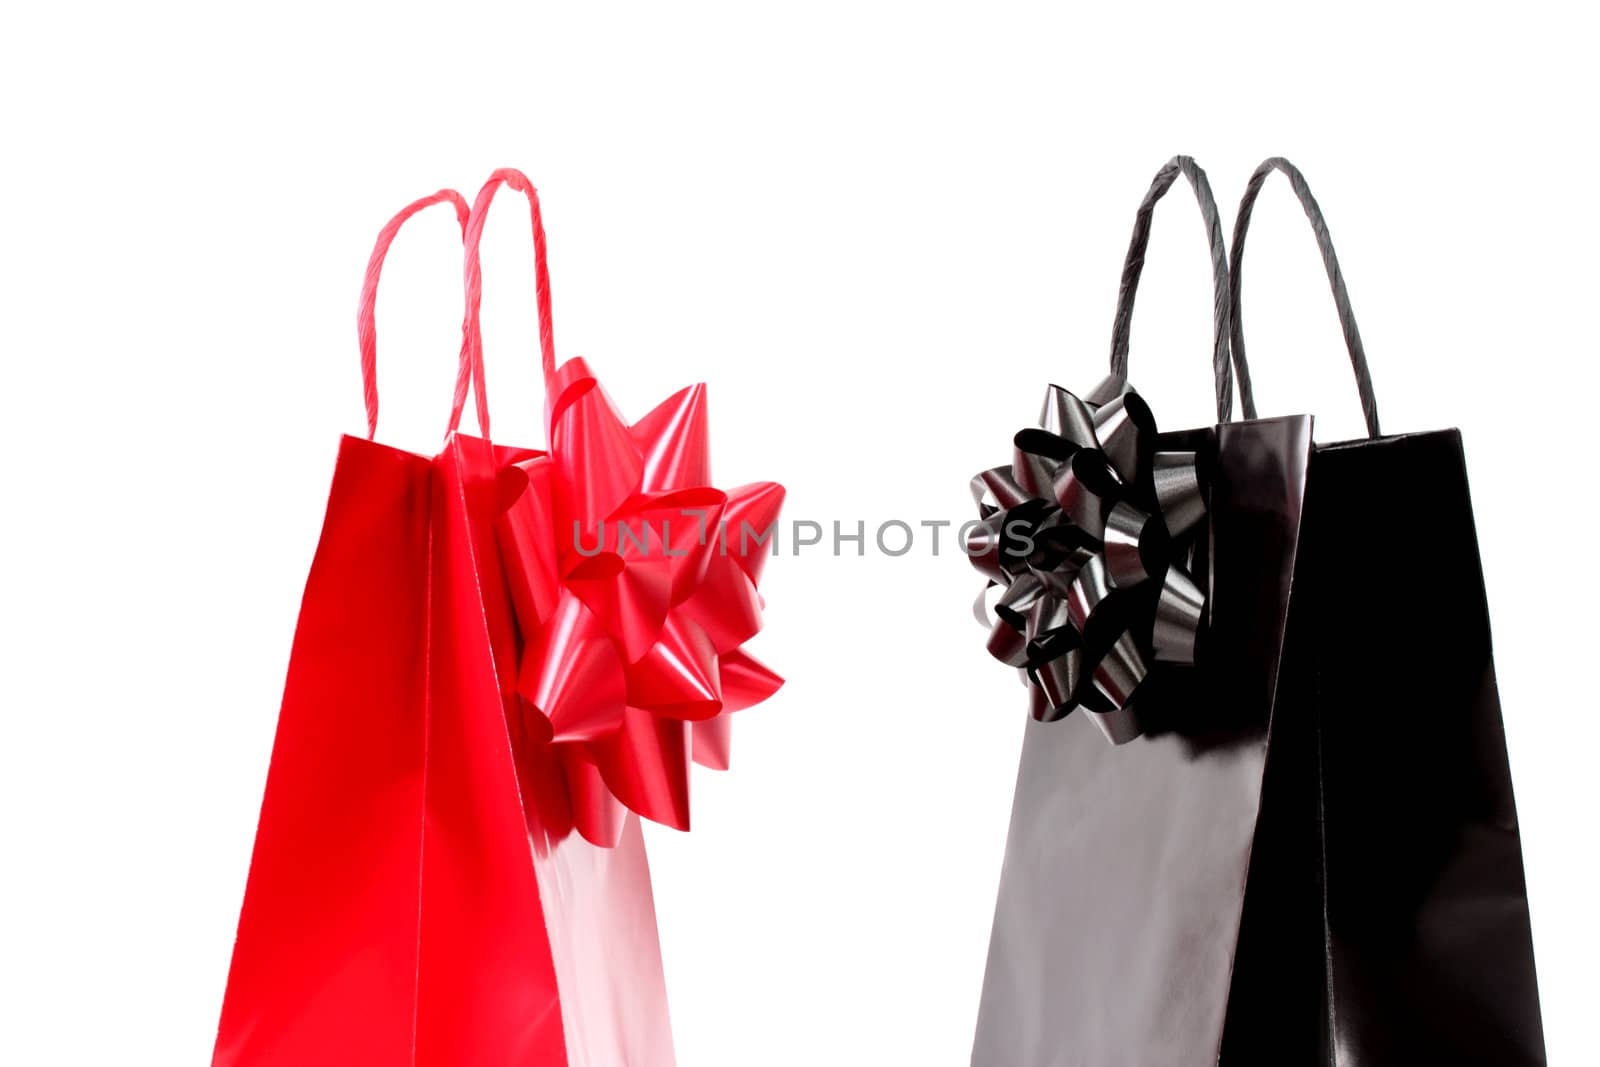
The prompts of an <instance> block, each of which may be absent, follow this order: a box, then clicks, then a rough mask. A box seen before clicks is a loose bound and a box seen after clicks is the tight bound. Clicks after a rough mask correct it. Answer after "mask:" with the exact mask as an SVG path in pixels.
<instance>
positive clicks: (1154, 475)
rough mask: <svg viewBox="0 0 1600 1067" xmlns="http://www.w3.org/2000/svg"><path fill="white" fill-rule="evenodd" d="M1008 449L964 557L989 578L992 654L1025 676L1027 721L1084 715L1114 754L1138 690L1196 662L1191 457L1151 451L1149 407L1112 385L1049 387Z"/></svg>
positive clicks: (1110, 381)
mask: <svg viewBox="0 0 1600 1067" xmlns="http://www.w3.org/2000/svg"><path fill="white" fill-rule="evenodd" d="M1013 444H1014V448H1013V456H1012V461H1011V463H1010V464H1009V465H1007V466H1003V467H995V468H994V469H992V470H987V471H984V472H983V473H982V474H979V475H977V476H976V477H974V478H973V479H972V494H973V497H974V498H975V499H976V500H977V504H978V514H979V518H980V520H981V521H979V522H978V523H976V524H969V525H968V527H967V531H968V532H967V536H966V550H967V556H968V558H970V559H971V560H972V562H973V565H974V566H976V567H977V568H978V570H979V571H981V572H982V573H983V574H984V575H985V576H986V577H987V578H988V579H989V584H988V586H987V587H986V588H985V589H984V592H983V594H981V595H980V596H979V598H978V603H977V604H976V612H977V615H978V620H979V621H980V622H982V623H983V624H984V625H985V626H987V627H989V651H990V652H991V653H992V654H993V655H994V657H995V658H996V659H998V660H1000V661H1001V662H1003V663H1007V664H1009V665H1011V666H1013V667H1017V668H1020V669H1021V671H1022V674H1023V678H1024V680H1025V682H1026V683H1027V685H1028V688H1029V692H1030V699H1031V703H1032V711H1033V717H1034V718H1036V719H1039V720H1041V721H1055V720H1057V719H1061V718H1064V717H1066V716H1067V715H1068V714H1070V713H1071V712H1072V711H1073V710H1074V709H1076V708H1080V707H1081V708H1083V709H1084V710H1085V711H1086V712H1088V713H1090V715H1091V717H1092V718H1093V719H1094V721H1095V723H1096V724H1098V725H1099V727H1100V729H1101V730H1102V731H1103V732H1104V733H1105V735H1106V737H1107V738H1109V739H1110V741H1111V742H1112V743H1113V744H1119V745H1120V744H1122V743H1124V742H1126V741H1131V740H1132V739H1133V738H1135V737H1138V736H1139V734H1140V732H1141V727H1140V724H1139V719H1138V715H1137V711H1136V709H1135V697H1136V695H1137V694H1138V693H1139V691H1140V689H1141V687H1143V686H1144V683H1145V681H1146V679H1147V678H1148V677H1149V676H1150V675H1151V674H1152V672H1153V671H1158V670H1159V669H1160V666H1161V665H1163V664H1178V665H1192V664H1193V663H1194V661H1195V643H1196V641H1197V639H1198V638H1199V633H1200V627H1201V620H1202V618H1203V617H1204V614H1205V607H1206V594H1205V592H1203V591H1202V590H1201V588H1200V586H1199V585H1198V584H1196V582H1195V580H1194V577H1193V574H1194V570H1195V561H1196V559H1197V558H1198V557H1200V556H1201V553H1200V552H1199V541H1200V539H1201V537H1202V536H1203V535H1204V532H1205V524H1204V523H1203V522H1202V520H1203V519H1204V518H1205V515H1206V503H1205V495H1204V492H1203V491H1202V488H1201V484H1200V474H1199V469H1198V466H1197V464H1196V460H1195V454H1194V453H1193V452H1192V451H1191V452H1174V451H1157V450H1156V426H1155V419H1154V417H1153V416H1152V415H1151V413H1150V408H1149V406H1148V405H1146V404H1145V402H1144V400H1143V399H1141V398H1140V396H1139V394H1138V393H1136V392H1134V391H1133V389H1132V387H1131V386H1129V385H1128V383H1127V381H1126V380H1125V379H1123V378H1121V377H1119V376H1116V375H1112V376H1111V377H1108V378H1106V379H1105V380H1104V381H1102V382H1101V383H1100V384H1099V385H1097V386H1096V387H1095V388H1094V389H1093V390H1092V391H1091V392H1090V393H1089V394H1088V395H1087V396H1086V397H1084V398H1083V399H1081V400H1080V399H1079V398H1078V397H1077V396H1075V395H1073V394H1072V393H1070V392H1068V391H1067V390H1065V389H1063V388H1061V387H1060V386H1058V385H1052V386H1051V387H1050V389H1049V392H1048V393H1046V395H1045V402H1044V410H1043V412H1042V413H1041V414H1040V417H1039V426H1038V428H1032V427H1030V428H1028V429H1025V430H1022V431H1020V432H1019V433H1018V434H1017V435H1016V438H1015V439H1014V442H1013Z"/></svg>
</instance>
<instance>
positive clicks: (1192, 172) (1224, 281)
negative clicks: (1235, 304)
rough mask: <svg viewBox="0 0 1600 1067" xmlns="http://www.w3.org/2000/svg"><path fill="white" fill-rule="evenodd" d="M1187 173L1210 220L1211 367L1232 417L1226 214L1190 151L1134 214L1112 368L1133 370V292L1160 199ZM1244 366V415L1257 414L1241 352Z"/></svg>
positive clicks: (1170, 165)
mask: <svg viewBox="0 0 1600 1067" xmlns="http://www.w3.org/2000/svg"><path fill="white" fill-rule="evenodd" d="M1179 174H1182V175H1183V176H1184V177H1185V178H1188V179H1189V185H1190V186H1191V187H1192V188H1193V189H1194V195H1195V199H1196V200H1198V201H1199V202H1200V214H1201V217H1202V219H1203V220H1204V222H1205V226H1206V237H1207V239H1208V240H1209V241H1210V244H1211V280H1212V284H1213V287H1214V293H1213V301H1212V338H1211V368H1212V373H1213V375H1214V376H1215V378H1216V383H1217V421H1218V422H1227V421H1228V418H1229V416H1230V415H1231V414H1232V413H1233V369H1232V366H1231V365H1230V363H1229V359H1228V343H1229V338H1230V335H1231V334H1232V329H1231V319H1230V316H1231V314H1232V307H1231V305H1230V303H1229V300H1228V251H1227V247H1226V246H1225V245H1224V244H1223V243H1222V216H1221V215H1220V214H1219V213H1218V212H1217V201H1216V198H1215V197H1214V196H1212V195H1211V183H1210V182H1208V181H1207V180H1206V172H1205V171H1203V170H1201V169H1200V167H1199V165H1198V164H1196V163H1195V161H1194V159H1193V158H1191V157H1189V156H1173V157H1172V158H1171V159H1170V160H1168V161H1167V163H1166V165H1165V166H1163V167H1162V168H1161V169H1160V170H1159V171H1157V172H1156V176H1155V179H1154V180H1153V181H1152V182H1151V183H1150V190H1149V192H1147V193H1145V194H1144V201H1143V202H1142V203H1141V204H1140V205H1139V212H1138V214H1137V215H1135V216H1134V220H1133V239H1132V240H1131V241H1129V242H1128V255H1127V257H1126V258H1125V259H1124V260H1123V262H1122V284H1121V285H1120V286H1119V287H1118V289H1117V317H1116V319H1115V320H1114V322H1113V324H1112V328H1111V373H1113V374H1117V375H1120V376H1122V377H1124V378H1126V377H1127V376H1128V335H1129V332H1130V331H1131V330H1132V326H1133V298H1134V296H1135V294H1136V293H1137V292H1138V290H1139V276H1140V275H1141V274H1142V273H1143V272H1144V254H1145V249H1146V248H1147V247H1148V246H1149V244H1150V220H1151V217H1152V216H1153V215H1154V214H1155V210H1156V203H1157V202H1158V201H1160V199H1161V198H1162V197H1163V196H1165V195H1166V193H1167V190H1168V189H1170V188H1172V183H1173V182H1175V181H1177V179H1178V175H1179ZM1235 362H1236V363H1237V364H1238V368H1239V396H1240V399H1241V401H1242V402H1243V404H1244V410H1245V417H1246V418H1254V417H1255V401H1254V400H1253V398H1252V397H1251V395H1250V374H1249V371H1248V370H1247V369H1246V368H1245V365H1244V360H1243V359H1242V358H1236V359H1235Z"/></svg>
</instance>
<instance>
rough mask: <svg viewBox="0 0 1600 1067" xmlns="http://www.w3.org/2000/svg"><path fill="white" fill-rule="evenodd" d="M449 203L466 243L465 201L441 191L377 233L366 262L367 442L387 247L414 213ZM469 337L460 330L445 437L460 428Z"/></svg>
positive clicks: (374, 424)
mask: <svg viewBox="0 0 1600 1067" xmlns="http://www.w3.org/2000/svg"><path fill="white" fill-rule="evenodd" d="M446 201H448V202H449V203H450V204H451V205H452V206H454V207H455V209H456V220H457V221H458V222H459V223H460V224H461V238H462V240H463V241H465V240H466V236H467V222H468V219H469V217H470V215H471V211H470V209H469V208H468V207H467V201H466V199H465V198H464V197H462V195H461V194H460V193H458V192H456V191H455V190H454V189H440V190H439V191H438V192H437V193H434V194H433V195H432V196H425V197H423V198H422V199H420V200H414V201H412V202H411V203H410V204H407V205H406V206H405V207H404V208H402V209H401V210H400V212H399V213H398V214H396V215H395V216H394V218H392V219H390V220H389V221H388V222H387V223H385V224H384V227H383V229H381V230H379V231H378V240H377V243H376V244H374V245H373V248H372V255H371V257H370V258H369V259H368V260H367V274H366V277H365V278H364V279H362V282H361V303H360V305H359V307H358V308H357V310H356V339H357V342H358V343H359V345H360V348H361V385H362V390H363V393H364V396H365V399H366V404H367V440H369V441H370V440H372V439H373V438H374V437H376V436H377V433H378V323H377V315H378V278H379V277H380V276H381V275H382V273H383V262H384V260H385V259H386V258H388V255H389V246H390V245H392V244H394V239H395V236H396V235H397V234H398V233H399V232H400V227H402V226H404V225H405V224H406V223H407V222H408V221H409V220H410V218H411V216H413V215H415V214H416V213H417V212H419V211H421V210H422V209H423V208H426V207H432V206H433V205H434V204H439V203H444V202H446ZM470 349H471V344H470V337H469V334H468V332H467V326H466V323H463V324H462V330H461V359H460V369H459V371H458V372H457V374H456V390H455V401H454V406H453V407H452V408H451V410H450V427H449V429H448V430H447V431H446V434H447V435H448V434H450V433H454V432H455V429H456V427H457V426H459V425H460V424H461V409H462V408H463V407H465V406H466V402H467V371H468V367H469V365H470V358H469V357H470Z"/></svg>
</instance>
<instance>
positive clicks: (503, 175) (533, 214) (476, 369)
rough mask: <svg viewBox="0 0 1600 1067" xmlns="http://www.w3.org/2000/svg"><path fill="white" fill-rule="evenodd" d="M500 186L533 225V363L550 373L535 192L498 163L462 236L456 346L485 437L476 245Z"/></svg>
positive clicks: (550, 330)
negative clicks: (462, 331) (462, 291)
mask: <svg viewBox="0 0 1600 1067" xmlns="http://www.w3.org/2000/svg"><path fill="white" fill-rule="evenodd" d="M502 185H509V186H510V187H511V188H512V189H515V190H516V191H517V192H519V193H522V194H523V195H524V196H526V197H527V198H528V221H529V223H530V225H531V227H532V229H533V274H534V282H533V284H534V299H535V302H536V304H537V306H538V313H539V365H540V367H541V369H542V370H543V371H544V380H545V383H546V384H547V385H548V384H549V382H550V380H551V379H552V378H554V377H555V373H556V341H555V328H554V326H553V324H552V322H551V312H550V266H549V263H548V262H547V260H546V250H545V237H544V217H543V215H542V214H541V213H540V210H539V191H538V190H537V189H535V188H534V187H533V183H532V182H530V181H529V180H528V176H527V175H526V174H523V173H522V172H521V171H520V170H517V169H515V168H513V167H502V168H501V169H499V170H497V171H495V172H494V173H493V174H491V175H490V176H489V180H488V181H486V182H484V184H483V188H482V189H480V190H478V197H477V199H476V200H475V201H474V202H473V205H472V213H471V215H470V217H469V218H468V220H467V223H466V230H465V236H464V240H465V241H466V246H467V249H466V266H465V271H466V290H467V322H466V335H467V336H466V339H465V347H464V348H463V350H462V361H463V362H462V369H461V373H462V375H465V374H466V373H467V372H468V370H469V369H470V371H471V374H472V380H473V384H474V387H475V389H476V392H477V406H478V429H479V432H480V433H482V434H483V436H484V437H486V438H487V437H488V436H489V402H488V398H487V396H486V394H485V391H484V380H483V378H484V375H483V332H482V327H481V318H480V312H481V304H482V302H483V270H482V267H481V265H480V263H479V257H478V246H479V243H480V242H481V241H482V239H483V225H484V223H485V222H486V221H488V218H489V205H490V204H492V203H493V202H494V197H495V194H496V193H498V192H499V191H500V187H501V186H502ZM469 365H470V366H469Z"/></svg>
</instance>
